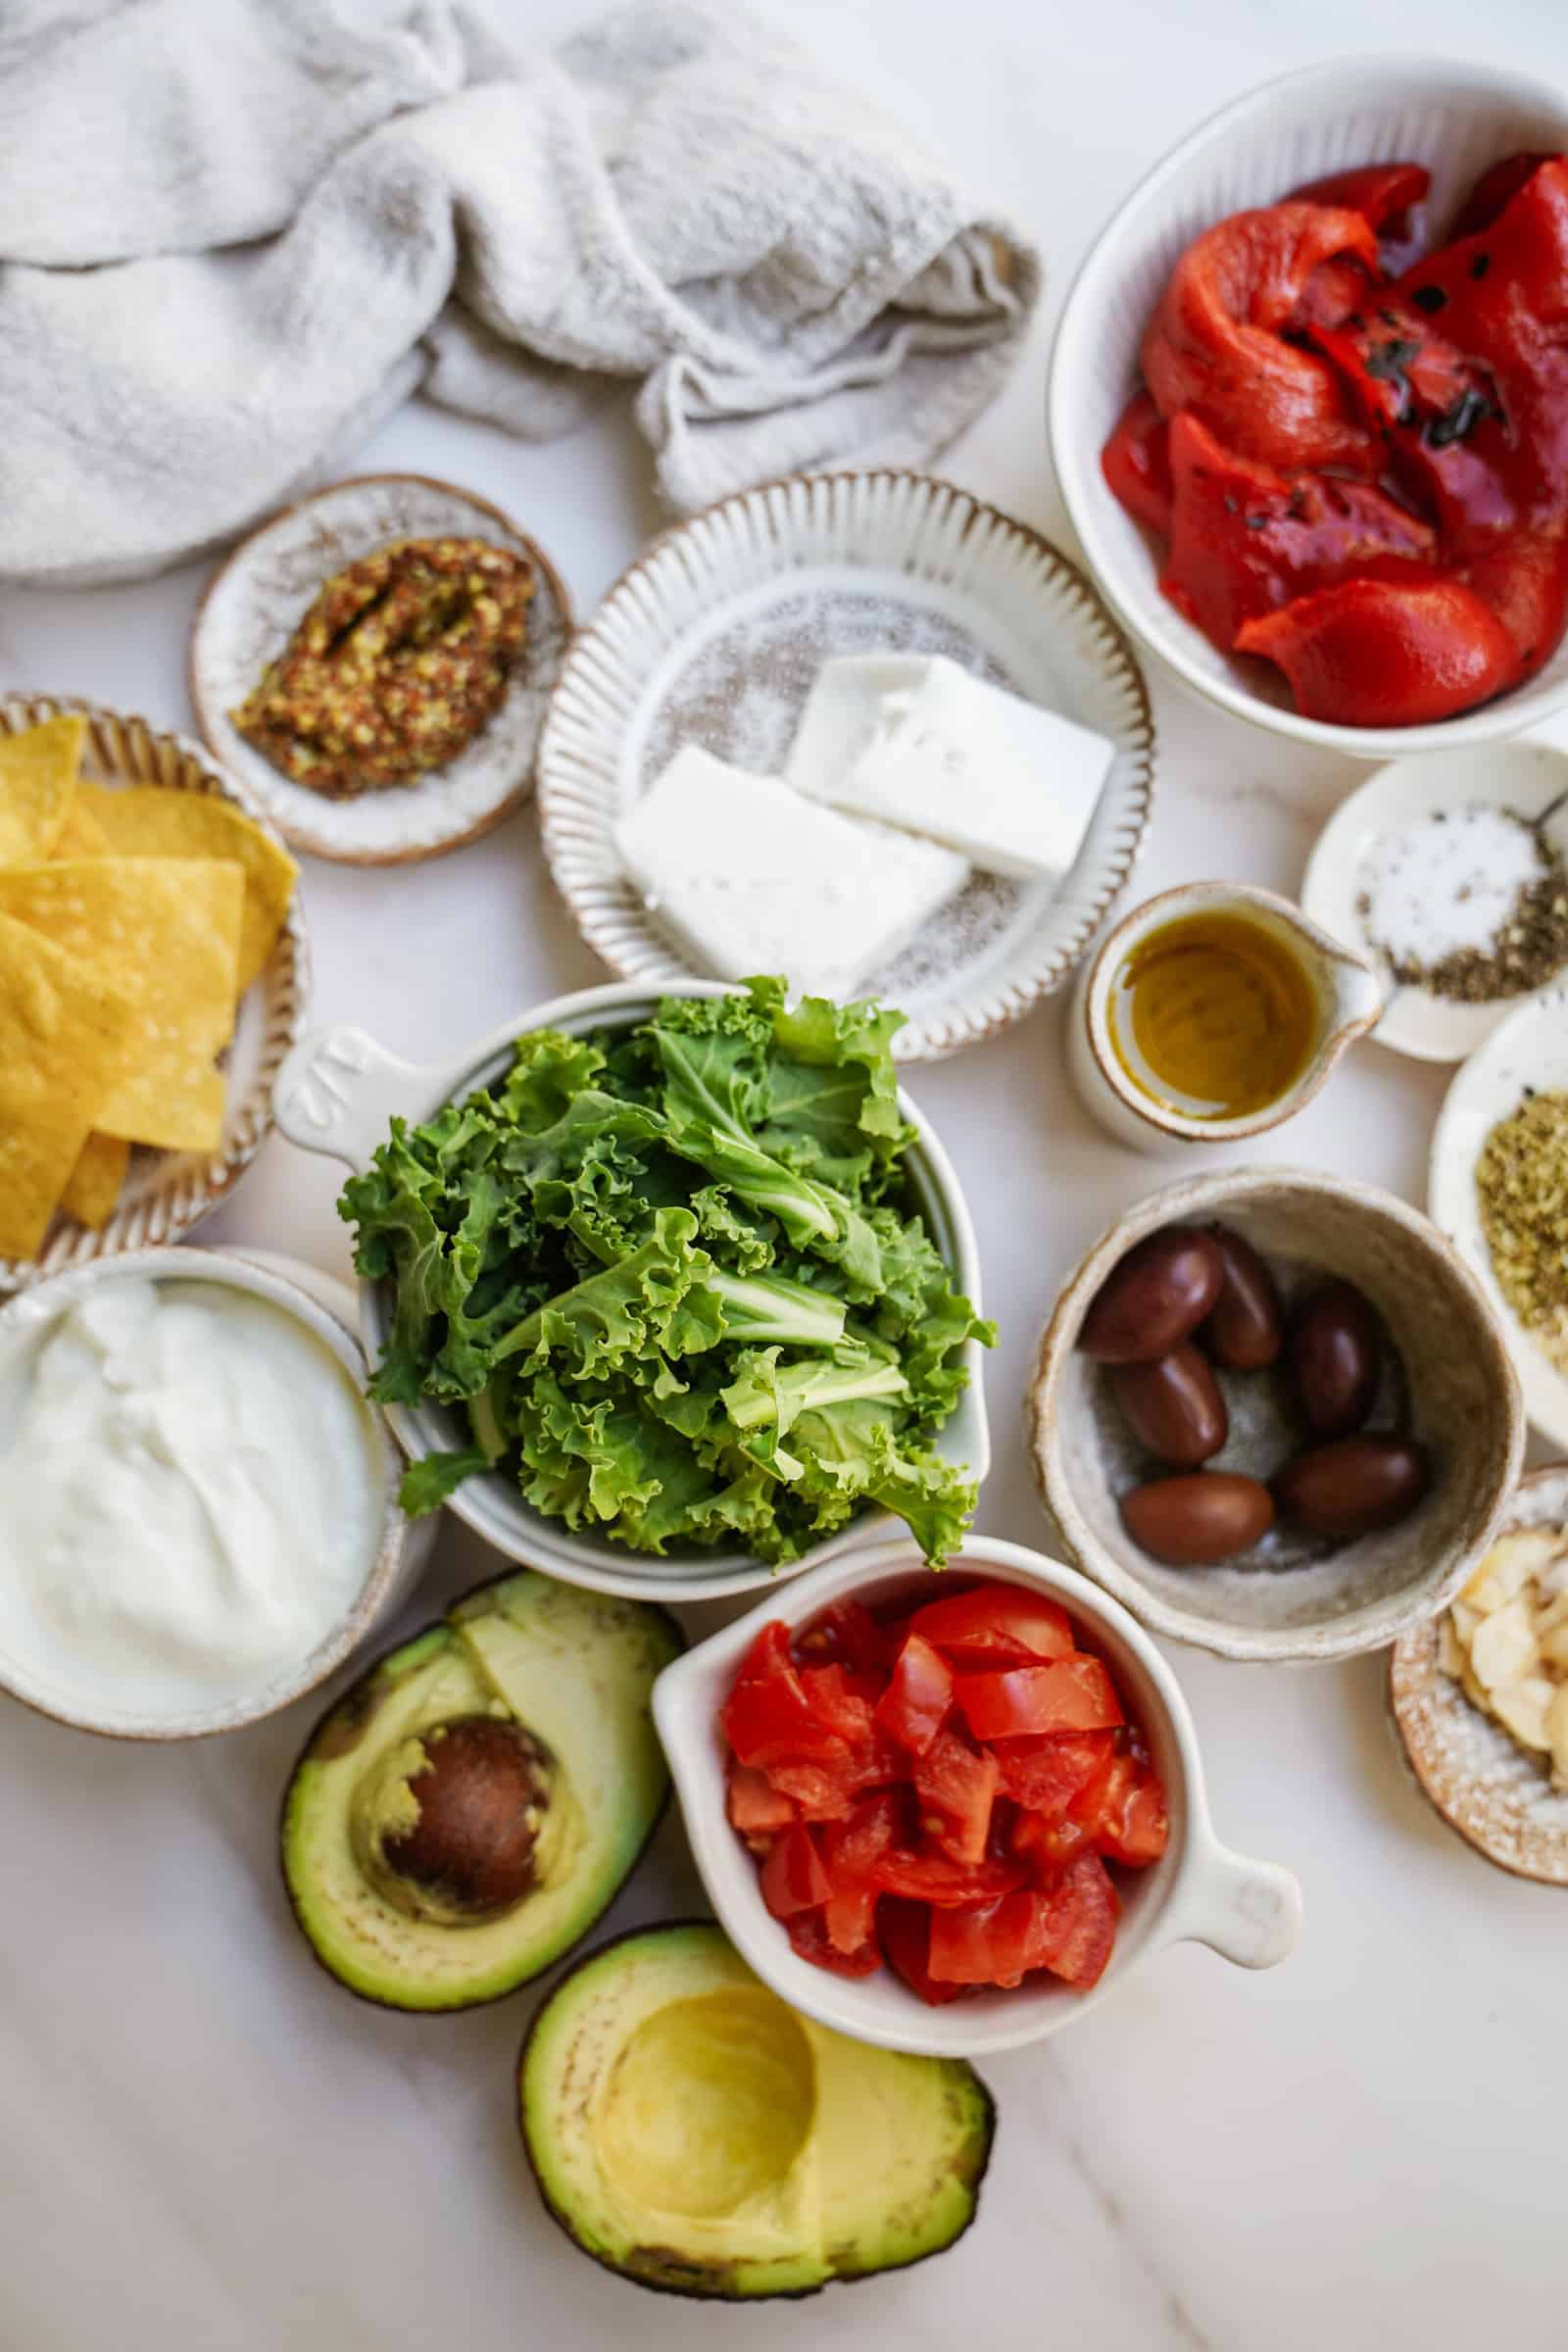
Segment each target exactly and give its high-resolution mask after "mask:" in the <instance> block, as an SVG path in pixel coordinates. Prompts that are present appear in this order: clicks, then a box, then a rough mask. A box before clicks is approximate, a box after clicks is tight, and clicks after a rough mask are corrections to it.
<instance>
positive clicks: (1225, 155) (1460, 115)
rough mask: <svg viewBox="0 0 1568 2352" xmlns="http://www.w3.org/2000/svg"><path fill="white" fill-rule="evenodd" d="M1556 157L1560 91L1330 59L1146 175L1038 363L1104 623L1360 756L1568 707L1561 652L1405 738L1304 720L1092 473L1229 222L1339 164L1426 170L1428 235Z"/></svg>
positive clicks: (1565, 135)
mask: <svg viewBox="0 0 1568 2352" xmlns="http://www.w3.org/2000/svg"><path fill="white" fill-rule="evenodd" d="M1562 147H1568V95H1565V93H1564V92H1563V91H1562V90H1561V89H1559V88H1557V87H1555V86H1554V85H1553V84H1552V83H1551V82H1549V81H1546V80H1544V79H1541V78H1539V77H1538V76H1537V75H1535V74H1533V73H1510V72H1508V71H1506V70H1504V69H1502V68H1500V67H1495V66H1483V65H1472V64H1465V63H1462V62H1457V61H1454V60H1452V59H1448V58H1433V57H1428V58H1423V57H1419V56H1411V55H1409V54H1394V55H1389V56H1376V55H1374V56H1367V57H1342V58H1337V59H1335V60H1334V61H1333V62H1331V63H1330V64H1327V65H1321V66H1309V67H1307V68H1306V69H1305V70H1304V71H1303V72H1300V73H1287V74H1285V75H1283V76H1282V77H1281V78H1280V79H1278V80H1275V81H1268V82H1265V83H1263V85H1262V86H1261V88H1259V89H1255V90H1251V91H1250V92H1249V93H1248V94H1247V96H1245V97H1243V98H1238V99H1236V100H1235V101H1234V102H1233V103H1232V104H1231V105H1229V106H1227V107H1224V108H1222V109H1221V111H1220V112H1219V113H1218V114H1217V115H1212V116H1210V118H1209V119H1208V121H1207V122H1206V123H1200V125H1199V126H1198V128H1197V129H1196V130H1194V131H1192V132H1190V133H1189V135H1188V136H1187V137H1186V138H1185V139H1183V140H1182V141H1181V143H1180V145H1179V146H1176V147H1173V148H1172V149H1171V151H1170V153H1169V154H1168V155H1167V156H1165V157H1164V158H1163V159H1162V160H1161V161H1160V162H1159V163H1157V164H1156V165H1155V166H1154V168H1153V170H1152V172H1149V173H1148V174H1147V175H1146V176H1145V177H1144V178H1143V179H1142V180H1140V181H1139V183H1138V185H1137V187H1136V188H1134V189H1133V191H1132V193H1131V195H1130V196H1128V197H1127V198H1126V199H1125V201H1124V202H1123V204H1122V205H1121V207H1120V209H1119V210H1118V211H1117V212H1115V213H1114V214H1112V216H1111V219H1110V221H1108V223H1107V224H1106V226H1105V227H1104V228H1103V230H1102V231H1101V233H1100V236H1099V238H1098V239H1097V240H1096V242H1095V244H1094V245H1093V246H1092V247H1091V249H1090V252H1089V256H1088V259H1087V260H1086V261H1085V263H1084V265H1083V267H1082V269H1081V270H1079V272H1078V275H1077V278H1076V279H1075V280H1074V282H1073V285H1072V288H1071V290H1070V292H1069V293H1068V296H1067V301H1066V306H1065V308H1064V310H1063V312H1062V315H1061V322H1060V324H1059V326H1058V327H1057V329H1056V341H1055V347H1054V354H1053V358H1052V364H1051V382H1050V392H1049V406H1048V416H1049V428H1050V434H1051V452H1052V457H1053V460H1054V464H1055V468H1056V479H1057V481H1058V482H1059V483H1060V485H1061V494H1062V497H1063V499H1064V500H1065V501H1066V506H1067V512H1068V514H1069V515H1071V517H1072V524H1073V528H1074V530H1075V531H1076V532H1077V534H1078V538H1079V542H1080V544H1081V546H1082V548H1083V551H1084V554H1085V557H1086V558H1087V560H1088V563H1089V566H1090V569H1091V570H1092V571H1093V573H1094V575H1095V579H1096V582H1097V584H1098V586H1099V587H1100V589H1101V591H1102V593H1103V596H1104V598H1105V601H1106V602H1107V604H1109V605H1110V606H1111V607H1112V608H1113V609H1114V611H1115V613H1116V615H1117V617H1118V619H1120V620H1121V621H1123V622H1124V623H1125V624H1126V626H1127V627H1128V628H1129V629H1131V630H1132V631H1133V633H1134V635H1135V636H1137V637H1140V638H1141V639H1142V640H1143V642H1144V644H1145V645H1146V646H1148V647H1149V649H1150V651H1151V652H1152V653H1154V654H1157V655H1158V656H1159V659H1160V660H1161V661H1162V662H1165V663H1166V664H1167V666H1168V667H1169V668H1171V669H1173V670H1174V671H1175V672H1176V675H1177V676H1178V677H1179V678H1181V679H1182V680H1184V682H1185V683H1186V684H1187V685H1188V686H1190V687H1192V688H1193V689H1194V690H1195V692H1197V693H1199V694H1201V695H1202V696H1203V697H1204V698H1205V700H1207V701H1208V702H1211V703H1215V704H1217V705H1218V706H1219V708H1220V709H1221V710H1222V711H1230V712H1232V713H1233V715H1234V716H1236V717H1238V718H1245V719H1248V720H1250V722H1251V723H1252V725H1254V726H1259V727H1266V728H1267V729H1269V731H1270V732H1271V733H1273V734H1276V735H1286V736H1290V737H1292V738H1294V739H1295V740H1296V741H1297V742H1299V743H1311V744H1317V745H1319V746H1320V747H1322V748H1323V749H1324V750H1327V751H1337V752H1344V753H1347V754H1348V755H1349V756H1350V757H1351V758H1352V759H1357V760H1397V759H1398V758H1400V757H1401V756H1402V755H1403V754H1405V753H1407V752H1427V751H1442V750H1446V749H1448V748H1450V747H1455V746H1458V745H1461V744H1464V745H1473V744H1477V743H1484V742H1486V743H1490V742H1495V741H1496V740H1497V739H1498V738H1499V737H1502V736H1505V735H1517V734H1519V733H1521V732H1522V731H1523V730H1524V729H1525V728H1527V727H1531V726H1536V725H1539V724H1540V722H1541V721H1542V719H1544V717H1545V715H1546V714H1547V712H1548V711H1555V710H1557V709H1558V708H1559V707H1560V706H1561V705H1562V704H1563V703H1564V702H1568V639H1565V641H1564V643H1563V644H1562V645H1561V646H1559V647H1558V649H1557V652H1556V653H1555V654H1554V655H1553V657H1552V659H1551V661H1550V662H1547V664H1546V666H1545V667H1544V669H1542V670H1541V671H1539V672H1538V673H1537V675H1536V677H1535V678H1534V679H1533V680H1532V681H1531V683H1530V684H1529V685H1528V686H1527V687H1524V688H1521V689H1519V690H1517V691H1516V692H1514V693H1512V694H1505V695H1503V696H1501V697H1500V698H1499V699H1498V700H1497V701H1496V702H1495V703H1488V704H1485V705H1484V706H1483V707H1482V708H1481V709H1480V710H1478V711H1466V712H1464V713H1462V714H1461V715H1460V716H1458V717H1456V718H1449V719H1444V720H1443V721H1441V722H1440V723H1438V724H1435V725H1429V726H1420V727H1341V726H1330V725H1327V724H1326V723H1325V722H1324V721H1322V720H1321V719H1311V718H1302V717H1301V716H1300V715H1299V712H1298V711H1296V710H1295V708H1294V707H1293V705H1292V703H1291V700H1290V695H1289V692H1288V690H1287V688H1286V686H1285V683H1284V680H1283V678H1279V679H1277V681H1276V674H1275V673H1274V672H1273V671H1272V670H1270V669H1269V668H1268V666H1267V665H1266V664H1264V663H1261V662H1252V663H1250V664H1248V665H1247V667H1246V668H1245V669H1244V668H1243V667H1242V666H1241V665H1240V664H1239V663H1238V662H1234V661H1232V660H1231V659H1230V658H1229V657H1228V656H1227V655H1225V654H1222V653H1220V652H1219V651H1218V650H1217V649H1216V648H1215V647H1214V646H1212V645H1210V643H1209V641H1208V639H1207V638H1206V637H1204V636H1203V635H1202V634H1201V631H1200V630H1198V629H1196V628H1194V627H1193V626H1192V624H1191V623H1190V622H1189V621H1186V620H1184V619H1183V618H1182V616H1181V614H1180V613H1178V612H1177V611H1176V608H1175V607H1174V605H1171V604H1169V603H1167V601H1166V600H1165V598H1164V597H1163V596H1161V594H1160V592H1159V582H1158V577H1157V573H1158V564H1157V561H1156V559H1155V556H1154V554H1153V552H1152V547H1151V544H1150V542H1149V541H1148V540H1147V539H1146V538H1145V536H1144V534H1143V532H1142V531H1141V530H1140V529H1139V527H1138V525H1137V523H1135V522H1134V520H1133V518H1132V516H1131V515H1128V514H1127V513H1126V512H1125V510H1124V509H1123V508H1122V507H1121V506H1120V505H1119V504H1118V502H1117V501H1116V499H1115V498H1113V497H1112V495H1111V493H1110V490H1109V489H1108V487H1107V486H1106V483H1105V479H1104V476H1103V473H1102V472H1101V469H1100V453H1101V450H1102V448H1103V446H1104V442H1105V438H1106V435H1107V434H1108V433H1109V431H1110V429H1111V426H1112V425H1113V424H1114V423H1115V421H1116V419H1117V417H1119V416H1120V415H1121V412H1122V410H1123V408H1124V407H1125V406H1126V404H1127V402H1128V400H1129V399H1130V398H1131V397H1132V394H1133V393H1134V392H1135V391H1136V390H1137V388H1138V384H1139V381H1140V377H1139V371H1138V350H1139V345H1140V343H1141V342H1142V340H1143V334H1144V328H1145V326H1146V325H1147V324H1148V321H1149V317H1150V314H1151V312H1152V310H1153V307H1154V304H1155V302H1156V301H1157V299H1158V297H1159V293H1160V289H1161V288H1162V287H1163V285H1164V283H1165V280H1166V278H1167V277H1168V276H1169V274H1170V271H1171V269H1172V267H1173V266H1174V264H1175V262H1176V260H1177V258H1178V256H1179V255H1180V254H1181V253H1182V252H1183V251H1184V250H1185V248H1186V247H1187V246H1188V245H1190V244H1191V243H1192V241H1193V239H1194V238H1195V237H1197V236H1198V235H1200V234H1201V231H1202V230H1203V229H1205V228H1209V227H1211V226H1212V225H1213V223H1214V222H1215V221H1222V220H1224V219H1225V217H1226V215H1227V214H1230V213H1237V212H1244V211H1246V210H1248V209H1250V207H1252V206H1254V205H1266V204H1273V203H1276V202H1277V201H1278V200H1279V198H1280V197H1282V196H1285V195H1288V194H1289V192H1290V190H1291V189H1292V188H1298V187H1300V186H1302V185H1303V184H1304V183H1305V182H1306V181H1308V180H1312V179H1317V178H1319V177H1321V176H1322V175H1323V174H1324V173H1326V172H1339V171H1344V170H1346V169H1348V167H1349V166H1351V165H1354V164H1378V163H1390V162H1394V161H1396V160H1398V161H1408V162H1410V163H1416V164H1424V165H1425V166H1426V167H1427V169H1428V171H1430V172H1431V173H1432V190H1431V194H1430V196H1429V198H1428V201H1427V219H1428V221H1429V222H1430V223H1432V224H1433V225H1434V226H1435V227H1436V229H1437V232H1438V235H1439V236H1441V235H1442V233H1443V229H1444V226H1445V223H1446V221H1448V219H1449V218H1450V217H1451V216H1452V214H1453V211H1454V209H1455V206H1456V204H1457V203H1458V200H1459V198H1460V197H1461V196H1462V195H1463V193H1464V192H1465V190H1466V189H1467V188H1468V187H1469V186H1470V185H1471V183H1472V182H1473V181H1474V180H1475V179H1477V178H1478V177H1479V176H1480V174H1481V172H1483V171H1485V170H1486V168H1487V166H1488V165H1489V164H1494V163H1496V162H1497V161H1498V160H1499V158H1501V157H1503V156H1505V155H1509V154H1513V153H1515V152H1517V151H1519V150H1522V149H1526V148H1542V149H1547V150H1551V149H1556V148H1562Z"/></svg>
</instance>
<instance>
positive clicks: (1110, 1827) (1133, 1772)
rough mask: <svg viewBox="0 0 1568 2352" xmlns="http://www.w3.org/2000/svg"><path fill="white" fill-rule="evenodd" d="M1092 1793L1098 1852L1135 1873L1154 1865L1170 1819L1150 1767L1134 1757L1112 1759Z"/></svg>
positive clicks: (1168, 1834)
mask: <svg viewBox="0 0 1568 2352" xmlns="http://www.w3.org/2000/svg"><path fill="white" fill-rule="evenodd" d="M1095 1793H1096V1806H1095V1821H1094V1838H1095V1843H1096V1845H1097V1846H1098V1847H1099V1848H1100V1851H1101V1852H1102V1853H1103V1854H1104V1855H1106V1856H1107V1857H1108V1858H1109V1860H1111V1861H1112V1862H1127V1863H1130V1864H1131V1865H1132V1866H1133V1867H1134V1868H1135V1869H1143V1868H1145V1867H1147V1865H1148V1864H1149V1863H1151V1862H1157V1861H1158V1860H1159V1857H1160V1855H1161V1854H1162V1853H1163V1852H1164V1851H1165V1847H1166V1844H1167V1842H1168V1840H1169V1838H1170V1818H1169V1815H1168V1814H1167V1813H1166V1810H1165V1791H1164V1789H1162V1788H1161V1787H1160V1785H1159V1782H1158V1780H1157V1779H1156V1777H1155V1775H1154V1773H1153V1771H1152V1767H1151V1766H1150V1765H1148V1764H1144V1763H1140V1761H1139V1760H1138V1758H1137V1757H1136V1756H1133V1755H1127V1754H1123V1755H1119V1756H1116V1757H1113V1758H1112V1760H1111V1763H1110V1767H1109V1769H1108V1771H1107V1772H1106V1773H1105V1775H1104V1778H1103V1781H1102V1782H1101V1784H1100V1785H1099V1787H1098V1788H1097V1789H1096V1792H1095Z"/></svg>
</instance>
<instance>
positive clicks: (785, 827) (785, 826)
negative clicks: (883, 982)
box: [614, 743, 969, 997]
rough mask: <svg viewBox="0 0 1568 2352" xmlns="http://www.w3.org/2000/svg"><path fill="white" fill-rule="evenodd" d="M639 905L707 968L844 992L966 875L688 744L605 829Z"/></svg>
mask: <svg viewBox="0 0 1568 2352" xmlns="http://www.w3.org/2000/svg"><path fill="white" fill-rule="evenodd" d="M614 840H615V847H616V848H617V850H618V851H619V853H620V857H621V861H622V863H623V864H624V866H625V868H626V871H627V873H628V874H629V875H630V876H631V879H632V882H633V883H634V884H635V886H636V888H637V889H638V890H639V891H640V892H641V893H642V896H643V898H644V900H645V901H646V903H647V906H648V907H649V910H650V912H651V913H654V914H656V915H657V916H658V917H659V918H660V920H661V921H662V923H663V924H664V925H665V927H666V928H667V930H668V931H669V932H670V934H671V936H672V937H673V938H674V940H675V942H676V944H677V945H678V946H679V948H680V950H681V953H682V954H683V955H685V956H688V957H689V958H690V960H691V961H692V963H693V964H694V965H695V966H696V967H697V969H698V970H699V971H703V972H709V973H711V975H712V976H713V978H714V979H716V980H744V979H747V978H748V977H749V976H750V975H751V974H752V973H754V972H782V973H783V974H784V975H785V976H786V977H787V979H788V980H789V983H790V985H791V987H792V988H794V989H797V990H799V991H800V992H801V993H802V994H804V995H810V996H822V997H850V996H853V995H854V994H855V991H856V988H857V986H858V983H859V982H860V980H861V979H862V978H863V977H864V976H865V974H866V973H868V972H873V971H876V970H878V969H879V968H880V966H881V965H883V964H885V963H890V962H891V961H892V960H893V958H894V957H895V956H899V955H901V954H902V953H903V951H904V950H905V949H906V948H907V946H908V945H909V943H910V941H911V940H913V939H914V938H915V937H916V935H917V934H918V933H919V931H920V930H921V928H922V926H923V925H924V924H925V923H926V921H927V920H928V919H929V917H930V916H931V915H933V914H934V913H935V912H936V910H937V908H938V907H940V906H942V905H943V903H944V902H945V901H946V900H948V899H951V898H952V896H953V895H954V893H955V891H956V890H960V889H961V888H962V886H963V884H964V882H965V881H966V880H967V879H968V874H969V867H968V864H967V861H966V860H965V859H964V858H960V857H958V856H956V853H955V852H954V851H952V850H946V849H941V848H939V847H938V846H937V845H936V843H934V842H930V841H922V840H919V839H918V838H917V837H916V836H915V835H914V834H912V833H899V832H894V831H892V830H891V829H890V828H889V827H888V826H886V825H877V824H866V823H863V822H861V821H858V819H856V818H854V817H850V816H840V815H839V814H838V812H837V811H836V810H835V809H825V808H823V807H821V806H820V805H819V804H818V803H817V802H815V801H809V800H807V799H806V798H805V797H804V795H802V794H801V793H798V792H796V791H794V790H793V789H792V788H791V786H790V785H788V784H786V783H784V782H782V781H781V780H780V778H778V777H777V776H754V775H751V774H749V773H748V772H747V771H746V769H744V768H739V767H731V765H730V764H729V762H728V760H719V759H715V758H714V756H713V754H712V753H711V752H706V751H704V750H703V749H702V748H701V746H700V745H698V744H695V743H688V744H683V745H682V747H681V749H680V750H679V751H678V752H677V753H676V754H675V757H674V759H673V760H670V762H669V765H668V766H667V767H666V768H664V769H663V771H662V773H661V774H660V776H659V777H658V778H657V780H656V781H655V783H654V784H653V786H652V787H651V789H650V790H649V791H648V792H647V793H645V794H644V796H643V798H642V799H641V800H640V801H639V802H638V803H637V804H636V806H635V807H634V808H632V809H628V811H627V813H626V814H625V815H624V816H623V817H621V818H620V820H619V822H618V823H617V824H616V826H615V828H614Z"/></svg>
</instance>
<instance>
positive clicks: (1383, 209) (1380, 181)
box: [1285, 164, 1432, 235]
mask: <svg viewBox="0 0 1568 2352" xmlns="http://www.w3.org/2000/svg"><path fill="white" fill-rule="evenodd" d="M1431 185H1432V174H1431V172H1428V171H1427V170H1426V168H1425V166H1424V165H1421V164H1358V165H1356V166H1355V167H1354V168H1353V169H1352V170H1350V171H1348V172H1327V173H1326V174H1325V175H1324V177H1323V178H1322V179H1309V180H1308V181H1307V183H1306V185H1305V186H1304V187H1301V188H1293V189H1292V190H1291V192H1290V195H1289V196H1288V197H1287V198H1286V200H1285V201H1286V202H1287V203H1288V204H1331V205H1334V206H1336V207H1337V208H1338V209H1339V210H1340V211H1341V212H1346V213H1359V214H1360V215H1361V218H1362V220H1363V221H1369V222H1370V223H1371V225H1372V227H1374V228H1376V229H1387V230H1388V231H1389V232H1390V234H1392V235H1398V234H1399V233H1400V232H1401V231H1402V230H1403V229H1404V227H1405V225H1406V223H1407V220H1408V216H1409V214H1410V213H1411V212H1412V211H1413V209H1414V208H1415V206H1416V205H1418V204H1419V203H1420V202H1421V201H1422V199H1423V197H1424V196H1425V195H1426V192H1427V190H1428V188H1430V187H1431Z"/></svg>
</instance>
